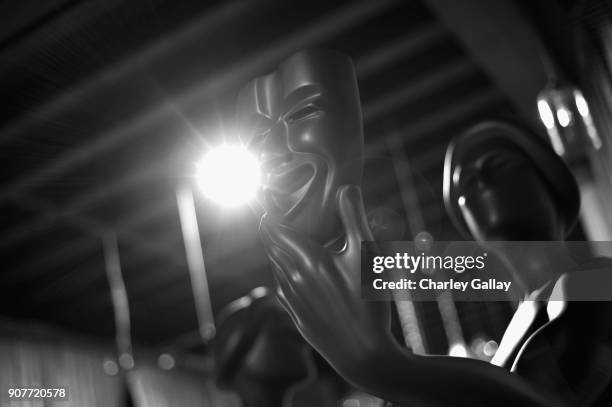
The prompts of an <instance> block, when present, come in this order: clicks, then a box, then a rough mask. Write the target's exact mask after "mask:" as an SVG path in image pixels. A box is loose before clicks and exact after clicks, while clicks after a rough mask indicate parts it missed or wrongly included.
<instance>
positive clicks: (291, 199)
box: [263, 163, 316, 216]
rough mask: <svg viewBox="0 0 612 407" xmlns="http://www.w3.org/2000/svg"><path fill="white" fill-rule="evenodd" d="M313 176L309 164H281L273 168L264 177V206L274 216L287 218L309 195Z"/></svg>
mask: <svg viewBox="0 0 612 407" xmlns="http://www.w3.org/2000/svg"><path fill="white" fill-rule="evenodd" d="M315 175H316V170H315V167H314V165H312V164H311V163H306V164H298V165H292V164H283V165H281V166H278V167H276V168H274V169H273V170H272V171H270V172H269V173H268V175H267V177H266V178H267V179H266V183H265V186H264V191H263V199H264V206H265V207H266V209H267V210H268V211H272V212H273V213H274V214H276V215H282V216H287V215H290V214H291V213H293V212H295V211H296V210H298V208H299V207H300V206H301V203H302V202H303V201H304V200H305V199H306V198H307V196H308V195H309V194H308V191H309V190H310V187H311V186H312V183H313V180H314V179H315Z"/></svg>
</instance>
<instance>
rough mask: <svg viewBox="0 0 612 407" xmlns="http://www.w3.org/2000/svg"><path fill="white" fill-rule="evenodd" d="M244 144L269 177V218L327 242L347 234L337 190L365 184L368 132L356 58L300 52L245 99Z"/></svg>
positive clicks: (246, 91)
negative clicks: (343, 231) (364, 126)
mask: <svg viewBox="0 0 612 407" xmlns="http://www.w3.org/2000/svg"><path fill="white" fill-rule="evenodd" d="M237 116H238V123H239V126H240V135H241V137H242V141H243V143H244V144H246V145H247V146H248V147H249V148H250V149H251V150H252V151H254V152H255V153H256V154H257V155H258V157H259V158H260V161H261V162H262V167H263V171H264V173H265V174H266V178H265V180H264V187H263V189H262V193H261V197H260V198H261V199H260V202H261V204H262V206H263V209H264V211H265V212H266V214H267V216H268V217H274V218H275V219H276V220H277V221H278V222H280V223H283V224H290V225H291V226H292V227H293V228H295V229H297V230H299V231H301V232H302V233H305V234H306V235H308V236H310V237H311V238H313V239H315V240H316V241H318V242H319V243H321V244H323V245H329V244H333V243H334V242H335V241H336V240H338V239H340V234H341V225H340V217H339V214H338V208H337V202H336V199H337V192H338V189H339V188H340V187H341V186H342V185H355V186H358V185H360V184H361V175H362V171H363V131H362V123H361V122H362V119H361V104H360V101H359V91H358V89H357V80H356V78H355V73H354V69H353V65H352V62H351V60H350V58H348V57H347V56H345V55H342V54H339V53H336V52H333V51H327V50H308V51H301V52H298V53H296V54H294V55H292V56H291V57H289V58H287V59H286V60H285V61H284V62H283V63H282V64H281V65H280V66H279V67H278V69H277V70H276V71H274V72H272V73H270V74H268V75H265V76H262V77H259V78H256V79H254V80H252V81H251V82H250V83H248V84H247V85H246V86H245V87H244V88H243V89H242V91H241V92H240V94H239V96H238V109H237Z"/></svg>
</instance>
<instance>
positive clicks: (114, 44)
mask: <svg viewBox="0 0 612 407" xmlns="http://www.w3.org/2000/svg"><path fill="white" fill-rule="evenodd" d="M0 14H1V15H2V16H3V24H1V25H0V61H1V62H0V87H1V89H2V90H3V91H2V95H3V99H4V100H3V102H4V103H3V109H2V110H1V111H0V154H1V157H2V162H3V165H2V168H3V171H2V173H1V178H2V180H1V186H0V205H1V212H0V213H2V227H1V230H0V255H1V256H2V260H3V261H2V264H3V269H2V283H1V284H0V303H1V305H2V311H1V312H2V314H5V315H8V316H12V317H21V318H32V319H40V320H44V321H49V322H51V323H56V324H59V325H61V326H63V327H66V328H69V329H72V330H77V331H80V332H84V333H88V334H95V335H101V336H105V337H110V336H112V335H113V332H114V328H113V314H112V305H111V300H110V294H109V288H108V283H107V280H106V275H105V272H104V257H103V254H102V244H101V239H100V236H101V235H104V234H105V233H107V232H109V231H113V232H116V233H117V235H118V237H119V247H120V254H121V263H122V267H123V272H124V277H125V281H126V286H127V290H128V293H129V299H130V305H131V311H132V318H133V334H134V336H135V338H136V340H138V341H141V342H146V343H150V344H159V343H167V342H169V341H172V339H173V338H176V337H179V336H181V335H182V334H185V333H188V332H192V331H194V330H195V329H196V327H197V322H196V316H195V307H194V300H193V295H192V291H191V287H190V282H189V274H188V270H187V267H186V262H185V255H184V253H185V251H184V246H183V241H182V236H181V231H180V224H179V218H178V213H177V204H176V197H175V190H176V187H177V186H178V185H179V184H181V183H183V182H187V181H188V180H189V175H190V174H191V172H192V171H193V168H192V163H193V162H195V161H196V160H197V158H198V157H199V155H201V153H202V151H203V148H204V146H205V145H206V143H212V144H214V142H215V141H216V140H218V135H219V134H220V129H222V128H223V126H224V125H225V124H227V123H231V120H232V117H233V103H234V100H235V97H236V93H237V90H238V89H239V88H240V87H241V85H242V84H244V83H245V82H246V81H247V80H249V79H250V78H252V77H255V76H258V75H261V74H262V73H265V72H267V71H270V70H272V69H274V67H275V66H276V65H277V64H278V63H279V61H281V60H282V59H283V58H284V57H286V56H288V55H289V54H291V53H292V52H294V51H296V50H299V49H302V48H305V47H310V46H321V47H329V48H333V49H337V50H340V51H343V52H346V53H348V54H349V55H351V56H352V58H353V60H354V62H355V66H356V69H357V73H358V78H359V86H360V92H361V98H362V104H363V111H364V126H365V134H366V144H367V151H368V157H369V160H368V165H367V167H366V179H365V181H364V190H365V195H366V200H367V203H368V206H369V207H370V208H378V207H386V208H391V209H393V210H395V211H396V212H398V213H400V214H401V215H402V216H406V212H411V213H416V214H417V215H419V216H420V218H419V219H420V222H421V223H422V225H423V226H424V227H425V228H426V229H427V230H429V231H431V232H432V233H433V234H434V236H436V237H439V238H446V239H452V238H456V237H457V234H456V232H455V231H454V230H453V229H452V226H450V223H449V221H448V219H447V218H446V215H445V214H444V211H443V208H442V203H441V175H442V160H443V154H444V150H445V147H446V145H447V143H448V141H449V139H450V138H451V137H452V136H453V135H455V134H457V132H459V131H461V130H462V129H464V128H465V127H466V126H468V125H470V124H472V123H474V122H476V121H477V120H480V119H483V118H492V117H512V116H513V115H514V111H513V108H512V107H511V104H510V102H509V101H508V100H507V99H506V97H505V96H504V94H503V93H502V92H501V91H500V90H498V88H496V86H494V85H493V84H492V81H490V80H489V79H488V76H487V75H485V74H484V73H483V71H482V70H481V67H480V66H479V65H478V64H477V63H476V62H475V61H474V60H473V59H472V57H471V56H470V55H469V54H468V52H467V51H465V50H464V49H463V48H462V46H460V45H459V42H458V41H457V40H456V39H455V38H454V36H453V35H452V34H451V33H450V32H449V31H448V30H447V29H446V28H445V26H444V25H443V24H442V23H441V22H440V21H439V20H438V19H437V18H436V17H435V16H434V14H433V13H432V11H430V10H429V9H428V8H427V7H426V6H425V5H424V4H423V3H421V2H420V1H394V0H377V1H371V0H364V1H333V2H330V1H328V0H323V1H321V0H317V1H312V0H310V1H307V2H298V1H291V2H289V1H283V0H252V1H216V2H211V1H208V2H203V1H199V0H198V1H195V0H194V1H172V0H146V1H129V2H128V1H118V0H106V1H65V0H64V1H62V0H51V1H46V2H34V1H31V0H30V1H21V2H13V3H12V4H6V3H3V4H2V6H0ZM381 157H382V159H380V158H381ZM390 158H393V159H394V160H395V161H398V160H399V161H401V162H402V165H404V168H410V171H411V173H412V179H413V181H414V185H415V188H416V189H415V191H417V192H415V193H409V194H408V195H410V196H411V197H412V199H410V200H408V201H409V202H407V200H406V199H405V198H406V194H405V195H404V196H403V198H404V199H402V194H401V193H400V191H399V190H398V188H397V185H396V183H395V182H388V181H386V180H388V179H391V180H393V173H392V172H391V173H390V172H389V171H392V169H390V168H389V162H391V161H390ZM385 163H386V164H385ZM407 166H409V167H407ZM389 174H392V175H391V177H389ZM415 197H416V199H414V198H415ZM197 201H198V202H197V204H198V215H199V220H200V232H201V235H202V241H203V245H204V253H205V256H206V264H207V271H208V278H209V282H210V293H211V297H212V302H213V309H214V310H215V311H216V310H218V309H219V308H220V307H221V306H223V305H224V304H226V303H227V302H228V301H230V300H232V299H234V298H237V297H238V296H240V295H242V294H243V293H245V292H246V291H248V290H249V288H251V287H254V286H256V285H258V284H262V283H266V282H269V281H270V279H271V277H270V274H269V272H268V269H267V262H266V259H265V257H264V255H263V253H262V250H261V248H260V246H259V242H258V240H257V231H256V226H257V220H256V219H255V218H254V217H253V216H252V215H251V214H250V213H248V211H238V212H232V213H228V212H223V211H222V210H221V209H218V208H216V207H215V206H213V205H211V204H210V203H208V202H206V201H205V200H204V199H203V198H198V200H197ZM411 205H412V206H411Z"/></svg>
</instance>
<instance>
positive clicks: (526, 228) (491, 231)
mask: <svg viewBox="0 0 612 407" xmlns="http://www.w3.org/2000/svg"><path fill="white" fill-rule="evenodd" d="M453 178H454V180H455V185H456V187H457V188H459V192H460V193H459V208H460V209H461V212H462V215H463V216H464V219H465V221H466V223H467V225H468V228H469V230H470V232H471V233H472V235H473V236H474V238H475V239H477V240H480V241H509V240H558V239H560V238H562V236H563V232H562V227H561V225H560V222H559V216H558V213H557V207H556V205H555V203H554V201H553V199H552V196H551V194H550V192H549V189H548V188H547V185H545V182H544V180H543V179H542V177H541V176H540V174H539V173H538V171H537V169H536V168H535V166H534V164H533V163H532V162H531V161H530V160H529V158H528V157H527V156H526V155H525V154H524V153H523V152H522V151H521V150H520V149H519V148H518V147H515V146H513V145H511V144H507V145H499V146H498V147H495V148H491V146H489V147H488V148H487V150H486V151H484V150H483V149H481V150H480V151H474V152H473V153H472V154H470V155H469V156H466V157H465V159H464V160H463V163H462V164H461V165H459V166H457V167H456V168H455V171H454V175H453Z"/></svg>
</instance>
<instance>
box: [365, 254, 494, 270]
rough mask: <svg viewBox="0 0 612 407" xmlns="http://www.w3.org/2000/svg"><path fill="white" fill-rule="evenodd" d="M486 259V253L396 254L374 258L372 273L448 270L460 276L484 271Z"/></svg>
mask: <svg viewBox="0 0 612 407" xmlns="http://www.w3.org/2000/svg"><path fill="white" fill-rule="evenodd" d="M486 258H487V253H486V252H483V253H482V254H481V255H479V256H459V255H456V256H450V255H446V256H443V255H426V254H425V253H421V254H419V255H411V254H409V253H406V252H404V253H395V255H393V256H374V257H373V259H372V271H373V272H374V273H376V274H380V273H382V272H384V271H386V270H398V271H399V270H405V271H408V272H409V273H412V274H413V273H415V272H416V271H417V270H422V271H425V272H427V271H435V270H447V271H453V272H455V273H459V274H460V273H463V272H465V271H470V270H482V269H484V268H485V266H486V264H485V260H486Z"/></svg>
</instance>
